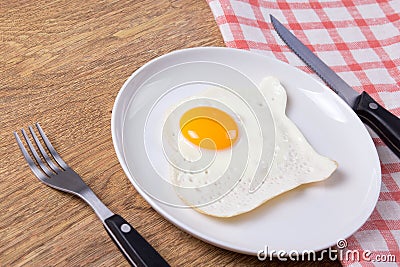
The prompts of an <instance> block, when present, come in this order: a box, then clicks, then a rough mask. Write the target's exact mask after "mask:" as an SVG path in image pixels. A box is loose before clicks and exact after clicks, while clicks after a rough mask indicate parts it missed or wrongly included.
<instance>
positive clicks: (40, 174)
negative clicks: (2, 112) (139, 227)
mask: <svg viewBox="0 0 400 267" xmlns="http://www.w3.org/2000/svg"><path fill="white" fill-rule="evenodd" d="M36 128H37V130H38V131H39V134H40V136H41V139H42V142H44V144H45V146H46V148H47V151H48V152H49V153H50V155H51V156H49V154H48V153H47V152H46V149H45V148H44V146H43V145H42V143H41V141H40V140H39V138H38V137H37V135H36V134H35V131H34V129H33V128H32V127H31V126H29V131H30V133H31V136H32V137H33V140H34V143H35V144H36V147H37V148H38V149H39V153H40V155H39V153H38V152H37V150H36V148H35V147H34V145H33V144H32V142H31V141H30V138H29V136H28V134H27V132H26V131H25V130H24V129H21V132H22V135H23V137H24V139H25V141H26V144H27V145H28V148H29V150H30V152H31V154H32V155H33V157H34V159H35V161H34V160H33V159H32V157H31V156H30V154H29V152H28V151H27V149H26V148H25V146H24V144H23V142H22V141H21V139H20V137H19V135H18V134H17V133H16V132H14V136H15V139H16V141H17V143H18V146H19V148H20V149H21V152H22V154H23V156H24V157H25V160H26V161H27V162H28V165H29V167H30V168H31V170H32V171H33V173H34V174H35V176H36V177H37V178H38V179H39V180H40V181H41V182H42V183H44V184H46V185H48V186H50V187H52V188H54V189H58V190H61V191H64V192H67V193H71V194H74V195H77V196H78V197H80V198H81V199H83V200H84V201H85V202H86V203H87V204H89V206H91V207H92V208H93V210H94V211H95V213H96V215H97V216H98V217H99V219H100V220H101V221H102V223H103V225H104V228H105V229H106V231H107V233H108V234H109V235H110V237H111V239H112V240H113V241H114V242H115V244H116V245H117V247H118V248H119V249H120V251H121V252H122V253H123V255H124V256H125V258H126V259H127V261H128V262H129V263H130V264H131V265H132V266H138V267H142V266H169V265H168V263H167V262H166V261H165V260H164V259H163V258H162V257H161V255H160V254H158V252H157V251H156V250H155V249H154V248H153V247H152V246H151V245H150V244H149V243H148V242H147V241H146V240H145V239H144V238H143V237H142V236H141V235H140V234H139V233H138V232H137V231H136V230H135V229H134V228H133V227H132V226H131V225H130V224H129V223H128V222H127V221H126V220H125V219H124V218H122V217H121V216H120V215H118V214H114V213H112V212H111V211H110V210H109V209H108V208H107V207H106V206H105V205H104V203H103V202H102V201H101V200H100V199H99V198H98V197H97V196H96V195H95V194H94V192H93V191H92V190H91V189H90V188H89V186H88V185H86V184H85V182H84V181H83V180H82V178H81V177H80V176H79V175H78V174H77V173H76V172H75V171H74V170H73V169H71V168H70V167H69V166H68V165H67V164H66V163H65V162H64V161H63V160H62V159H61V157H60V155H59V154H58V153H57V151H56V150H55V149H54V147H53V145H52V144H51V143H50V141H49V139H48V138H47V137H46V135H45V133H44V131H43V130H42V128H41V127H40V125H39V123H36Z"/></svg>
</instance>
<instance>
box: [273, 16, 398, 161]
mask: <svg viewBox="0 0 400 267" xmlns="http://www.w3.org/2000/svg"><path fill="white" fill-rule="evenodd" d="M270 18H271V22H272V25H273V26H274V28H275V30H276V32H277V33H278V35H279V37H280V38H281V39H282V40H283V41H284V42H285V43H286V45H287V46H288V47H289V48H290V49H291V50H292V51H293V52H294V53H295V54H296V55H297V56H298V57H299V58H300V59H301V60H302V61H304V63H305V64H306V65H307V66H309V67H310V68H311V69H312V70H313V71H314V72H315V73H316V74H317V75H318V76H319V77H320V78H321V79H322V80H323V81H324V82H325V83H326V84H327V85H328V86H329V87H330V88H331V89H332V90H333V91H334V92H335V93H337V94H338V95H339V96H340V97H341V98H342V99H343V100H344V101H345V102H346V103H347V104H348V105H349V106H350V107H351V108H352V109H353V110H354V112H355V113H356V114H357V115H358V117H359V118H360V119H361V120H362V121H363V122H364V123H365V124H367V125H368V126H369V127H370V128H371V129H372V130H374V132H375V133H376V134H377V135H378V136H379V137H380V138H381V139H382V141H383V142H384V143H385V144H386V145H387V146H388V147H389V148H390V149H391V150H392V151H393V153H394V154H395V155H396V156H397V157H398V158H399V159H400V119H399V118H398V117H396V116H395V115H394V114H392V113H390V112H389V111H388V110H387V109H385V108H384V107H382V106H381V105H380V104H379V103H378V102H376V101H375V100H374V99H373V98H372V97H371V96H370V95H369V94H368V93H367V92H365V91H364V92H362V93H361V94H360V93H358V92H357V91H355V90H354V89H353V88H352V87H351V86H350V85H348V84H347V83H346V82H345V81H344V80H343V79H342V78H341V77H340V76H339V75H337V74H336V73H335V72H334V71H333V70H332V69H331V68H330V67H329V66H328V65H326V64H325V63H324V62H323V61H322V60H321V59H320V58H318V57H317V56H316V55H315V54H314V53H313V52H312V51H311V50H310V49H309V48H308V47H307V46H306V45H304V44H303V43H302V42H301V41H300V40H299V39H298V38H297V37H296V36H294V35H293V34H292V33H291V32H290V31H289V30H288V29H286V28H285V26H283V25H282V23H280V22H279V21H278V20H277V19H276V18H275V17H274V16H272V15H270Z"/></svg>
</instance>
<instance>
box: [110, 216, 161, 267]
mask: <svg viewBox="0 0 400 267" xmlns="http://www.w3.org/2000/svg"><path fill="white" fill-rule="evenodd" d="M104 227H105V228H106V230H107V232H108V234H109V235H110V237H111V239H112V240H113V241H114V242H115V244H116V245H117V247H118V248H119V249H120V251H121V252H122V253H123V254H124V256H125V258H126V259H127V260H128V262H129V263H130V264H131V265H132V266H138V267H147V266H160V267H162V266H169V264H168V263H167V262H166V261H165V260H164V259H163V257H161V255H160V254H158V252H157V251H156V250H155V249H154V248H153V247H152V246H151V245H150V244H149V243H148V242H147V241H146V240H145V239H144V238H143V237H142V236H141V235H140V234H139V233H138V232H137V231H136V230H135V229H134V228H133V227H132V226H131V225H130V224H129V223H128V222H127V221H126V220H125V219H124V218H122V217H121V216H119V215H117V214H114V215H113V216H111V217H109V218H107V219H106V220H104Z"/></svg>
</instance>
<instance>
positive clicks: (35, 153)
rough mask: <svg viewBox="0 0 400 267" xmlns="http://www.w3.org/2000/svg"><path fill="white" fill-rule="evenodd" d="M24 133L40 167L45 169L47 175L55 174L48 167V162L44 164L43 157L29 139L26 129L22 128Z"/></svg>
mask: <svg viewBox="0 0 400 267" xmlns="http://www.w3.org/2000/svg"><path fill="white" fill-rule="evenodd" d="M21 132H22V135H23V136H24V138H25V141H26V144H27V145H28V147H29V149H30V150H31V152H32V155H33V157H34V158H35V159H36V162H37V163H38V164H39V166H40V168H41V169H42V170H43V172H44V173H45V174H47V176H51V175H52V174H53V172H52V171H50V170H49V168H47V166H46V164H44V162H43V161H42V159H41V158H40V156H39V154H38V153H37V152H36V149H35V147H34V146H33V145H32V142H31V140H30V139H29V136H28V134H27V133H26V131H25V130H24V129H22V130H21Z"/></svg>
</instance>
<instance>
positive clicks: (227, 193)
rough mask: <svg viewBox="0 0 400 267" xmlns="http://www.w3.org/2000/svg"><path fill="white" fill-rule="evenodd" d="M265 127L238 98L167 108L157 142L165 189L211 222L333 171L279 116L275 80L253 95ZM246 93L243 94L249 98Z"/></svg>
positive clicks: (210, 96) (215, 97)
mask: <svg viewBox="0 0 400 267" xmlns="http://www.w3.org/2000/svg"><path fill="white" fill-rule="evenodd" d="M259 89H260V91H261V93H262V95H263V96H264V99H262V101H260V106H261V105H262V103H263V101H265V102H266V103H267V105H266V106H264V107H263V109H261V110H264V112H270V114H271V118H272V119H271V121H268V120H267V122H265V121H262V123H261V122H260V120H259V118H261V117H262V116H260V115H261V114H258V113H260V112H261V111H260V110H259V109H254V108H252V106H251V105H248V103H246V101H243V98H242V97H241V96H238V95H236V94H234V93H228V92H227V91H226V90H221V88H218V87H215V88H214V87H210V88H209V89H208V90H206V91H205V92H202V93H201V94H200V95H196V96H193V97H191V98H189V99H187V100H186V101H185V102H184V103H179V105H177V106H176V107H174V108H173V109H172V110H171V112H169V114H167V118H168V119H166V121H165V127H164V130H163V139H164V141H165V144H166V145H165V148H164V149H165V153H166V155H167V157H168V159H169V163H170V166H171V167H170V171H169V173H170V182H171V184H173V186H174V188H175V191H176V193H177V194H178V196H179V197H180V198H181V199H182V200H183V201H184V202H185V203H186V204H188V205H189V206H191V207H192V208H194V209H195V210H197V211H199V212H201V213H205V214H208V215H211V216H216V217H232V216H236V215H239V214H242V213H245V212H249V211H251V210H253V209H255V208H257V207H258V206H260V205H262V204H263V203H265V202H266V201H268V200H270V199H272V198H274V197H275V196H277V195H280V194H282V193H284V192H287V191H289V190H292V189H294V188H296V187H298V186H299V185H302V184H306V183H312V182H317V181H322V180H324V179H326V178H328V177H329V176H330V175H331V174H332V173H333V172H334V171H335V169H336V168H337V163H336V162H335V161H333V160H331V159H329V158H327V157H324V156H322V155H320V154H318V153H317V152H316V151H315V150H314V149H313V148H312V146H311V145H310V144H309V143H308V142H307V140H306V139H305V137H304V136H303V134H302V133H301V132H300V130H299V129H298V128H297V127H296V125H295V124H294V123H293V122H292V121H291V120H290V119H289V118H288V117H287V116H286V114H285V108H286V101H287V95H286V91H285V89H284V88H283V86H282V85H281V84H280V82H279V80H278V79H276V78H274V77H267V78H265V79H264V80H263V81H262V83H261V85H260V87H259ZM249 93H250V92H249Z"/></svg>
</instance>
